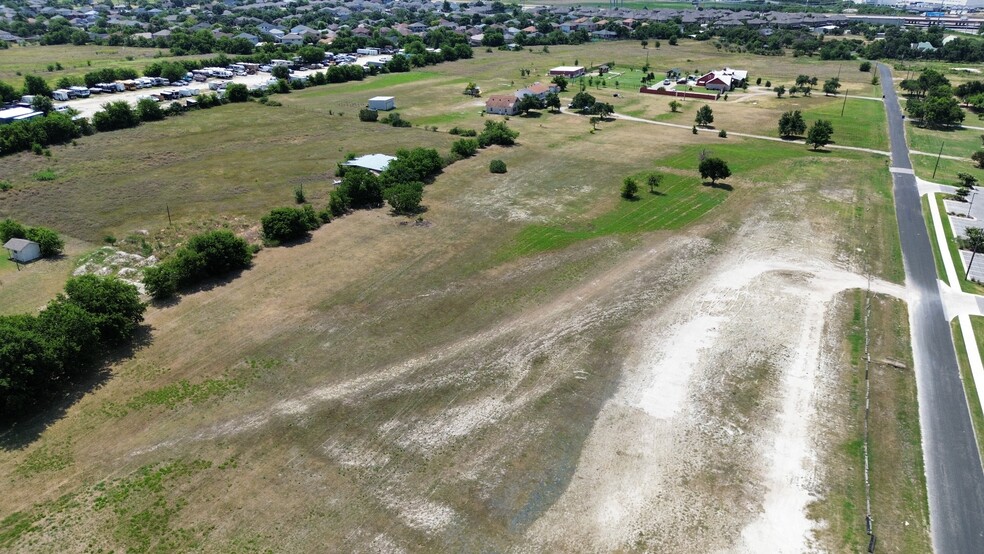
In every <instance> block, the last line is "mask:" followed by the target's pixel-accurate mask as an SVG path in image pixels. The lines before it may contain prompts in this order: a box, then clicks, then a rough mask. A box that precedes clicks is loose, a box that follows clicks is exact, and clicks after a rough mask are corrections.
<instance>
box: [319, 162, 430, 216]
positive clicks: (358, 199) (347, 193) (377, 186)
mask: <svg viewBox="0 0 984 554" xmlns="http://www.w3.org/2000/svg"><path fill="white" fill-rule="evenodd" d="M396 161H397V160H392V161H391V162H390V167H388V168H387V172H388V171H389V170H390V169H394V170H395V171H394V173H392V174H391V175H393V177H392V181H391V182H392V183H394V184H395V183H398V182H404V181H409V180H411V178H412V177H416V176H418V175H419V173H417V172H415V171H403V170H399V175H400V176H397V174H398V173H397V170H396V168H394V167H393V164H394V163H396ZM404 169H406V168H404ZM336 190H338V191H339V193H340V194H342V195H343V196H344V197H345V198H346V199H347V207H350V208H353V209H356V210H361V209H364V208H378V207H380V206H382V205H383V185H382V183H381V182H380V178H379V177H377V176H375V175H373V174H372V173H370V172H369V171H366V170H365V169H361V168H351V169H349V170H348V171H346V172H345V176H344V177H342V182H341V184H339V185H338V189H336Z"/></svg>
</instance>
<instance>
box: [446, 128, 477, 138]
mask: <svg viewBox="0 0 984 554" xmlns="http://www.w3.org/2000/svg"><path fill="white" fill-rule="evenodd" d="M448 133H449V134H452V135H460V136H463V137H477V136H478V131H476V130H475V129H462V128H460V127H452V128H451V130H450V131H448Z"/></svg>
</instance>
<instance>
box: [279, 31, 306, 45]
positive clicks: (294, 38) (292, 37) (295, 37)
mask: <svg viewBox="0 0 984 554" xmlns="http://www.w3.org/2000/svg"><path fill="white" fill-rule="evenodd" d="M280 44H286V45H288V46H300V45H302V44H304V37H302V36H301V35H299V34H297V33H288V34H286V35H284V36H282V37H280Z"/></svg>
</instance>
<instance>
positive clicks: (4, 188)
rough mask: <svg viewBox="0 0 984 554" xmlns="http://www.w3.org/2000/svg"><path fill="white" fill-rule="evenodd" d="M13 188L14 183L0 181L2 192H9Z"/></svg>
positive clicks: (0, 190)
mask: <svg viewBox="0 0 984 554" xmlns="http://www.w3.org/2000/svg"><path fill="white" fill-rule="evenodd" d="M12 188H14V185H12V184H10V181H0V192H7V191H8V190H10V189H12Z"/></svg>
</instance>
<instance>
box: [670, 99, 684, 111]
mask: <svg viewBox="0 0 984 554" xmlns="http://www.w3.org/2000/svg"><path fill="white" fill-rule="evenodd" d="M682 107H683V103H682V102H679V101H677V100H670V111H671V112H673V113H676V112H678V111H680V108H682Z"/></svg>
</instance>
